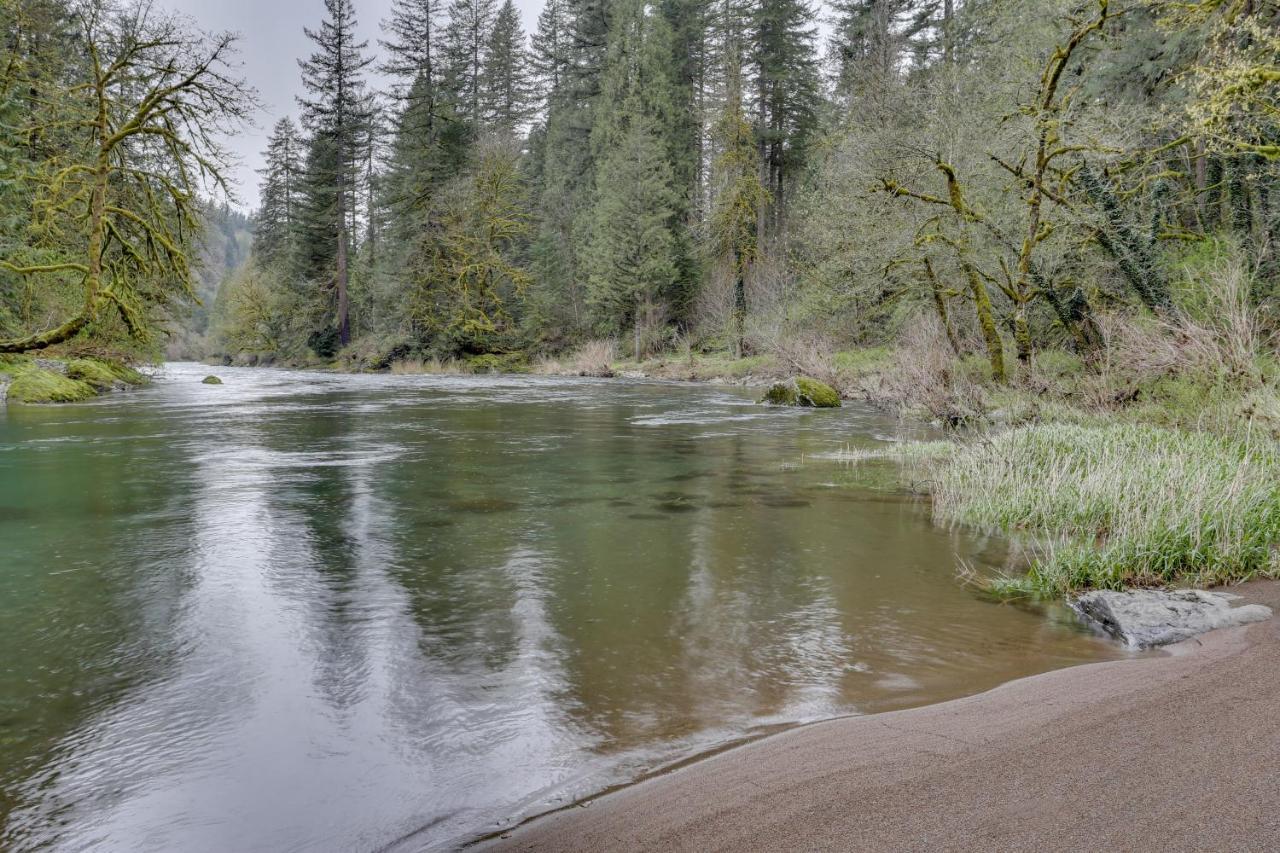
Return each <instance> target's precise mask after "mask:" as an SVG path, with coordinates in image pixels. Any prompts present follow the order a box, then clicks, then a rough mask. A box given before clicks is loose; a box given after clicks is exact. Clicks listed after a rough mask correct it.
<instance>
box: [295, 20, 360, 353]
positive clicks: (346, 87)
mask: <svg viewBox="0 0 1280 853" xmlns="http://www.w3.org/2000/svg"><path fill="white" fill-rule="evenodd" d="M324 5H325V12H326V14H327V17H326V18H325V20H324V21H323V23H322V24H321V25H320V29H319V30H310V29H307V30H305V32H306V34H307V37H308V38H310V39H311V40H312V41H313V42H315V45H316V48H317V50H316V52H315V53H313V54H312V55H311V57H310V58H309V59H306V60H301V61H300V62H299V63H298V64H299V66H300V67H301V68H302V83H303V86H304V87H305V89H306V90H307V92H308V93H309V94H310V97H309V98H299V99H298V103H299V104H300V105H301V106H302V116H303V124H304V125H305V126H306V128H307V130H309V131H310V133H311V135H312V140H313V142H312V156H311V157H310V159H309V162H308V176H307V178H308V183H309V185H310V190H311V193H312V199H311V201H312V203H311V205H310V212H311V214H312V215H313V216H315V217H317V218H318V221H315V222H313V223H312V234H313V236H314V237H320V238H321V243H320V245H321V246H324V245H325V244H331V245H332V247H333V282H334V291H335V297H336V306H335V319H336V326H337V327H336V332H337V339H338V342H339V344H340V345H342V346H346V345H347V344H348V343H350V342H351V327H350V316H349V314H350V310H349V309H350V305H349V295H348V284H349V281H348V279H349V269H348V266H349V264H348V256H349V252H350V241H351V230H352V229H351V223H350V220H349V217H350V215H351V213H352V210H353V207H354V205H353V204H352V192H353V191H354V189H355V187H356V186H357V185H358V182H359V181H358V177H357V176H358V174H359V172H358V169H359V165H360V163H361V162H362V160H363V157H362V154H363V151H364V146H365V145H366V144H367V143H368V127H369V104H368V100H367V99H366V97H365V92H364V71H365V69H367V68H368V67H369V65H370V64H371V63H372V62H373V60H372V59H371V58H369V57H366V56H365V55H364V51H365V50H366V49H367V48H368V42H364V41H357V40H356V39H357V37H356V15H355V8H354V6H353V4H352V0H325V4H324ZM317 196H318V197H317ZM330 199H331V202H330ZM325 238H329V239H325Z"/></svg>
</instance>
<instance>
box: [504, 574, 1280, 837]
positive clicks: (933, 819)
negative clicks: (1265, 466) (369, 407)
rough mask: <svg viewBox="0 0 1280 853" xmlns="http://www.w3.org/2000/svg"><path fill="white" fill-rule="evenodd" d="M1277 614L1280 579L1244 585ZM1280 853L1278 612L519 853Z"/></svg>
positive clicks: (667, 785)
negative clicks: (1098, 852) (1089, 852)
mask: <svg viewBox="0 0 1280 853" xmlns="http://www.w3.org/2000/svg"><path fill="white" fill-rule="evenodd" d="M1235 591H1236V592H1239V593H1240V594H1241V595H1242V596H1243V597H1244V598H1245V599H1246V600H1248V601H1254V602H1258V603H1261V604H1267V605H1269V606H1271V607H1272V608H1273V609H1275V610H1276V611H1277V613H1280V583H1278V582H1259V583H1254V584H1249V585H1247V586H1244V587H1240V588H1238V589H1237V590H1235ZM1107 848H1110V849H1118V850H1130V851H1144V850H1206V851H1207V850H1213V851H1219V850H1236V851H1243V850H1258V851H1263V850H1277V849H1280V618H1273V619H1271V620H1269V621H1267V622H1263V623H1260V624H1257V625H1252V626H1248V627H1244V628H1231V629H1225V630H1221V631H1215V632H1213V633H1211V634H1206V635H1204V636H1202V637H1200V638H1199V639H1196V640H1189V641H1187V642H1186V643H1182V644H1180V645H1179V646H1176V647H1171V649H1170V651H1169V653H1168V654H1166V655H1159V656H1152V657H1142V658H1136V659H1133V660H1125V661H1115V662H1109V663H1099V664H1090V665H1086V666H1079V667H1074V668H1071V669H1065V670H1059V671H1056V672H1051V673H1047V674H1044V675H1039V676H1035V677H1032V678H1026V679H1022V680H1019V681H1015V682H1012V683H1010V684H1006V685H1004V686H1002V687H998V688H996V689H995V690H991V691H989V692H987V693H982V694H980V695H977V696H971V697H968V698H965V699H959V700H956V701H953V702H946V703H943V704H939V705H931V706H927V707H923V708H916V709H912V710H907V711H895V712H891V713H885V714H876V715H872V716H866V717H855V718H848V719H842V720H834V721H831V722H828V723H821V724H817V725H813V726H807V727H804V728H799V729H794V730H792V731H789V732H785V733H783V734H779V735H776V736H773V737H770V738H766V739H764V740H761V741H757V742H755V743H752V744H748V745H746V746H743V747H740V748H738V749H734V750H731V751H729V752H725V753H722V754H720V755H717V756H714V757H712V758H708V759H706V760H705V761H699V762H696V763H694V764H691V765H689V766H687V767H685V768H683V769H680V770H677V771H675V772H672V773H670V774H667V775H663V776H659V777H656V778H654V779H650V780H648V781H646V782H642V783H640V784H637V785H634V786H631V787H628V788H625V789H622V790H621V791H618V792H616V793H613V794H609V795H607V796H603V797H600V798H598V799H596V800H593V801H588V802H586V803H584V804H582V805H580V806H578V807H574V808H570V809H567V810H564V811H560V812H556V813H553V814H550V815H547V816H545V817H542V818H539V819H537V820H534V821H532V822H530V823H527V824H525V825H524V826H522V827H520V828H518V829H516V830H515V831H513V832H512V833H510V834H508V835H507V836H505V837H503V838H501V839H494V840H492V841H490V842H488V843H486V844H485V845H483V849H495V850H522V851H558V853H560V852H563V853H567V852H568V851H592V853H601V851H624V850H625V851H649V850H653V851H668V853H669V851H710V850H722V851H735V853H743V851H781V850H876V851H881V850H931V851H932V850H984V851H986V850H1037V851H1049V850H1080V849H1107Z"/></svg>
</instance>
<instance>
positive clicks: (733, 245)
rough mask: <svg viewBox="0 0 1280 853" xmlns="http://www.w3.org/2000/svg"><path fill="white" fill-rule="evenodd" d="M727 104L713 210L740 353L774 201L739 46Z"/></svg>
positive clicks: (717, 138) (718, 135) (730, 59)
mask: <svg viewBox="0 0 1280 853" xmlns="http://www.w3.org/2000/svg"><path fill="white" fill-rule="evenodd" d="M725 65H726V73H725V99H724V108H723V110H722V111H721V114H720V117H719V119H718V120H717V121H716V125H715V128H714V130H713V133H712V139H713V141H714V144H715V145H716V147H717V148H718V150H719V152H720V153H719V156H718V157H717V158H716V162H715V171H714V174H715V180H716V187H715V197H714V206H713V208H712V214H711V237H712V247H713V251H714V252H715V254H716V256H717V257H716V259H717V261H718V262H719V263H720V264H722V265H723V267H724V268H725V269H726V270H727V271H728V273H729V275H730V277H731V280H732V282H733V309H732V314H731V316H732V323H733V328H732V334H733V349H734V354H735V356H737V357H739V358H741V357H742V355H743V352H744V350H745V347H746V340H745V339H746V318H747V308H748V306H747V274H748V272H749V271H750V269H751V265H752V263H753V262H754V261H755V260H756V256H757V253H758V250H759V238H758V234H757V231H756V224H757V222H758V221H759V218H760V211H761V210H763V209H764V207H765V206H766V205H767V204H768V202H769V194H768V191H767V190H766V189H765V188H764V186H763V185H762V184H761V183H760V157H759V153H758V151H757V148H756V144H755V139H754V134H753V133H752V130H751V125H750V124H749V123H748V121H747V116H746V113H745V111H744V109H743V104H742V70H741V68H740V66H739V64H738V57H737V50H736V47H735V46H734V45H732V44H730V46H729V49H728V51H727V55H726V62H725Z"/></svg>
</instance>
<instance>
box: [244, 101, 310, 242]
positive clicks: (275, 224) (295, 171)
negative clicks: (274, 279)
mask: <svg viewBox="0 0 1280 853" xmlns="http://www.w3.org/2000/svg"><path fill="white" fill-rule="evenodd" d="M265 159H266V165H265V166H264V167H263V168H262V169H260V170H259V172H258V174H260V175H262V184H261V190H260V193H261V199H262V201H261V206H260V207H259V209H258V215H257V217H256V220H255V222H254V247H255V249H256V252H257V257H258V260H259V261H261V262H263V263H264V264H272V263H275V262H277V261H287V260H289V259H290V258H291V256H292V246H293V241H294V238H295V236H296V232H297V224H298V223H297V218H298V196H299V194H300V192H301V186H300V181H301V171H302V140H301V139H300V138H299V135H298V128H297V125H295V124H294V123H293V120H292V119H290V118H288V117H285V118H282V119H280V120H279V121H278V122H276V124H275V127H273V128H272V130H271V135H270V136H269V137H268V138H267V150H266V158H265Z"/></svg>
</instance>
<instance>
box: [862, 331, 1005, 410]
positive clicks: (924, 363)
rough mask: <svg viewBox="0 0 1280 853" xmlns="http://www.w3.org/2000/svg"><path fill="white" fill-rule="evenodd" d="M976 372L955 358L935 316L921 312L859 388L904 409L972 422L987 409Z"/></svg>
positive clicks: (880, 401) (874, 397)
mask: <svg viewBox="0 0 1280 853" xmlns="http://www.w3.org/2000/svg"><path fill="white" fill-rule="evenodd" d="M976 372H977V371H976V370H975V369H972V368H971V367H970V366H969V365H967V364H966V363H965V362H963V361H962V360H960V359H957V358H956V356H955V353H954V352H952V350H951V345H950V344H949V343H948V342H947V336H946V334H945V332H944V331H943V329H942V325H941V323H939V322H938V320H937V318H936V317H933V316H932V315H922V316H920V317H918V318H917V319H916V320H915V321H913V322H912V323H910V324H908V326H907V330H906V332H904V333H903V335H902V337H901V339H900V341H899V344H898V347H897V349H896V350H895V352H894V355H893V357H892V358H891V359H890V360H889V363H888V366H887V367H886V368H885V369H884V370H882V371H880V372H878V373H876V374H873V375H871V376H867V377H864V378H863V379H862V380H861V381H860V383H859V390H861V391H862V393H863V394H864V395H865V396H866V397H868V398H869V399H871V400H873V401H875V402H877V403H881V404H885V405H889V406H890V407H892V408H895V409H898V410H899V411H902V412H904V413H912V412H919V413H923V414H925V415H927V416H928V417H930V418H932V419H933V420H937V421H940V422H942V423H943V424H946V425H949V426H961V425H964V424H970V423H973V422H975V421H976V420H977V419H978V418H979V417H980V416H981V415H982V413H983V412H984V411H985V409H986V402H985V395H984V393H983V388H982V386H981V384H980V383H979V382H978V381H977V379H976V378H975V376H974V374H975V373H976Z"/></svg>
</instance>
